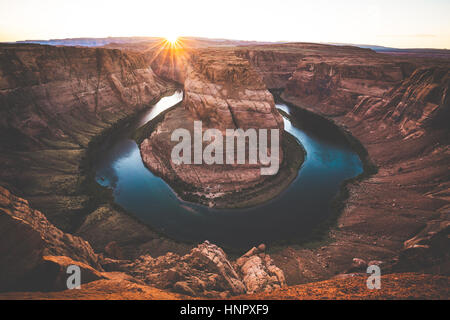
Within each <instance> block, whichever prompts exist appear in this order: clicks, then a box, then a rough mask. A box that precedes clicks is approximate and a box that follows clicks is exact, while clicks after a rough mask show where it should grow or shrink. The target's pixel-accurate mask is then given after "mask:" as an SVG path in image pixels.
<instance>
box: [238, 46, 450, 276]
mask: <svg viewBox="0 0 450 320" xmlns="http://www.w3.org/2000/svg"><path fill="white" fill-rule="evenodd" d="M294 47H297V49H296V50H297V53H298V55H299V60H298V61H297V65H296V68H295V71H294V72H293V73H292V75H291V76H290V77H289V79H288V80H287V81H286V82H285V88H284V90H283V93H282V97H283V98H284V99H285V100H287V101H289V102H291V103H292V104H294V105H296V106H299V107H300V108H302V109H304V110H307V111H310V112H313V113H317V114H320V115H323V116H325V117H327V118H329V119H330V120H331V121H333V122H335V123H336V124H337V125H339V126H341V127H342V128H344V130H345V131H347V132H349V133H351V134H352V135H353V136H354V137H356V138H357V139H358V140H359V141H361V142H362V144H363V146H364V148H366V150H367V151H368V156H369V158H366V159H365V161H366V170H367V169H370V170H369V171H366V174H365V175H364V177H365V179H364V180H362V179H356V180H354V181H351V182H349V183H347V184H346V186H345V189H344V192H345V194H348V199H346V200H345V202H344V204H343V207H342V215H341V216H340V217H339V218H338V219H337V223H336V227H335V228H332V230H331V231H330V233H329V234H328V237H329V238H330V239H331V240H332V243H331V244H330V245H324V246H321V247H320V248H318V249H314V250H308V249H294V248H285V249H283V250H281V251H280V252H278V253H276V254H275V255H273V258H274V260H275V262H276V263H278V264H277V265H278V266H279V267H280V268H281V269H283V271H284V272H285V274H286V278H287V282H288V283H291V284H293V283H302V282H309V281H312V280H317V279H325V278H328V277H331V276H333V275H335V274H336V273H342V272H355V271H356V272H364V267H361V266H359V267H358V266H356V267H355V263H354V261H359V260H360V259H361V261H366V262H364V265H366V266H367V261H371V260H374V261H377V263H381V268H382V272H383V271H384V272H392V271H400V270H401V271H402V272H404V271H421V272H423V271H425V272H432V273H443V274H449V273H450V267H449V261H450V259H449V255H448V250H447V249H443V248H449V247H450V243H449V240H448V232H449V231H448V224H449V216H448V208H449V198H448V194H449V190H450V189H449V188H450V185H449V181H450V176H449V170H448V169H449V168H448V163H449V161H450V153H449V139H448V138H449V133H448V123H449V120H450V118H449V113H448V110H449V100H448V92H449V80H448V77H449V67H450V63H449V62H448V60H439V59H435V60H433V59H413V58H411V59H404V58H398V57H393V56H390V55H384V54H376V53H374V52H372V51H370V50H365V49H358V48H349V47H335V46H323V45H309V44H298V45H294V44H293V45H290V46H288V48H283V47H282V46H280V47H279V48H273V50H274V53H273V55H277V54H279V55H280V56H283V53H285V52H286V51H288V50H295V49H294ZM240 50H241V49H240ZM250 50H255V51H261V50H263V49H262V48H258V49H250ZM266 50H269V49H266ZM250 61H252V63H253V64H255V63H257V59H255V58H253V59H251V60H250ZM264 70H270V71H271V72H267V71H264ZM264 70H263V72H265V75H266V77H267V78H268V80H266V81H267V82H268V83H270V82H271V81H273V82H276V81H278V79H279V76H278V74H279V73H277V72H274V70H276V65H274V66H272V67H270V66H267V65H266V66H265V67H264ZM288 70H290V69H289V68H285V71H286V72H288ZM271 77H272V79H271ZM361 155H362V156H363V158H364V157H366V155H367V154H366V153H365V152H363V151H361ZM371 163H372V164H373V165H375V166H376V167H377V170H376V172H375V171H374V170H373V166H372V165H371ZM371 168H372V169H371ZM354 258H356V259H354Z"/></svg>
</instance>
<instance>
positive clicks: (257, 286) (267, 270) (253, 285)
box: [235, 244, 286, 294]
mask: <svg viewBox="0 0 450 320" xmlns="http://www.w3.org/2000/svg"><path fill="white" fill-rule="evenodd" d="M265 249H266V246H265V245H264V244H261V245H259V246H258V247H257V248H256V247H253V248H252V249H250V250H249V251H248V252H247V253H246V254H244V255H243V256H242V257H240V258H239V259H237V260H236V262H235V266H236V268H237V270H239V271H238V272H239V273H240V274H241V275H242V282H243V283H244V284H245V287H246V288H247V293H249V294H252V293H256V292H261V291H266V292H267V291H272V290H274V289H277V288H281V287H284V286H286V280H285V278H284V273H283V271H282V270H281V269H280V268H278V267H277V266H275V265H274V264H273V260H272V259H271V258H270V256H269V255H268V254H266V253H265V252H264V251H265Z"/></svg>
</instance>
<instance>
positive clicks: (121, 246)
mask: <svg viewBox="0 0 450 320" xmlns="http://www.w3.org/2000/svg"><path fill="white" fill-rule="evenodd" d="M114 47H115V48H117V49H113V50H111V49H106V48H96V49H89V48H74V47H71V48H68V47H51V46H40V45H25V44H24V45H18V44H16V45H1V46H0V115H1V116H0V119H1V120H0V131H1V133H2V134H1V144H0V148H1V149H0V150H1V156H0V157H1V161H2V167H1V171H0V185H1V186H2V187H1V188H0V229H1V235H0V238H1V239H0V240H1V241H0V269H1V270H0V276H1V277H0V288H1V291H9V293H2V294H1V295H0V297H1V298H9V299H17V298H31V299H33V298H35V299H46V298H68V299H70V298H78V299H90V298H91V299H92V298H97V299H98V298H105V299H106V298H112V299H127V298H129V299H137V298H143V299H149V298H155V299H178V298H186V297H213V298H218V297H219V298H220V297H222V298H225V297H235V296H236V297H237V298H256V299H263V298H270V299H277V298H280V299H302V298H330V299H335V298H352V299H360V298H374V299H377V298H380V299H386V298H411V297H412V298H444V299H448V297H449V295H448V281H449V280H448V279H449V276H450V274H449V273H450V265H449V250H448V249H449V248H450V243H449V214H450V211H449V210H450V204H449V201H450V198H449V194H450V182H449V181H450V173H449V172H450V171H449V166H448V164H449V163H450V161H449V160H450V150H449V137H450V135H449V131H448V123H449V120H450V119H449V105H450V104H449V87H450V80H449V72H450V71H449V70H450V62H449V60H448V59H445V58H444V59H437V58H428V57H419V56H414V55H412V56H398V55H390V54H379V53H375V52H374V51H372V50H369V49H360V48H355V47H349V46H329V45H319V44H305V43H298V44H272V45H246V46H244V45H241V46H239V47H233V46H229V47H223V48H202V49H198V48H190V49H189V50H188V51H187V52H186V58H185V59H186V60H183V62H185V63H183V64H180V65H177V66H176V68H177V69H176V70H174V69H170V68H167V66H163V67H162V68H157V66H158V64H159V63H163V62H161V61H159V60H158V59H155V58H154V53H153V52H151V51H147V50H146V47H144V49H143V50H141V49H140V47H136V48H129V47H127V48H125V49H126V50H121V46H120V45H115V46H114ZM224 60H226V61H228V62H229V63H226V62H224ZM158 61H159V62H158ZM231 70H232V71H231ZM234 82H236V83H238V84H239V86H237V87H236V88H235V87H232V88H230V87H229V86H230V83H234ZM179 86H184V89H185V96H186V99H185V100H184V101H183V103H182V104H180V105H179V106H177V107H175V108H174V109H172V110H170V111H169V112H167V113H165V114H164V115H162V118H161V119H158V120H159V121H158V122H157V123H153V125H154V126H153V127H149V128H147V131H145V132H144V133H145V135H144V136H142V137H141V138H143V139H142V141H141V142H142V145H141V152H142V155H143V158H144V161H145V162H146V164H147V166H148V167H149V168H151V169H152V170H154V171H155V172H158V173H159V174H160V175H162V176H165V178H166V179H168V180H169V183H170V182H171V181H170V179H171V177H176V179H178V180H183V179H185V181H188V182H191V180H189V179H192V174H193V173H194V172H196V171H195V170H193V169H189V170H184V171H186V172H177V171H176V170H174V169H173V168H171V167H170V166H169V165H167V164H166V163H165V162H164V159H167V154H165V152H167V151H166V148H162V149H160V150H158V148H159V147H162V146H164V147H167V146H165V145H164V144H161V143H163V142H162V141H163V140H164V142H165V143H167V141H168V140H167V139H165V138H163V137H164V135H166V136H167V134H168V132H170V130H171V129H173V128H174V127H176V126H178V125H182V124H183V123H184V122H186V121H183V119H204V120H206V121H210V122H211V123H210V124H208V125H211V126H212V125H218V126H222V125H223V126H224V127H226V126H229V125H235V126H245V125H247V124H248V125H252V126H269V127H272V128H275V127H276V128H282V123H281V121H280V120H281V118H280V116H279V114H278V113H277V112H276V110H274V105H273V97H272V95H271V94H270V92H269V91H268V90H272V92H276V93H277V94H280V95H281V97H282V98H283V99H284V100H285V101H288V102H290V103H291V104H293V105H295V106H297V107H298V108H299V109H301V110H304V111H305V110H306V112H312V113H315V114H319V115H320V116H322V117H325V118H327V119H329V120H330V121H333V122H334V123H335V124H337V125H338V126H340V127H341V128H342V129H343V130H345V131H347V132H348V133H349V134H351V135H352V136H353V137H355V138H356V139H358V140H359V141H360V142H361V144H362V146H363V147H364V149H365V150H360V151H361V156H362V158H363V160H364V164H365V169H366V170H365V173H364V174H363V175H362V176H361V177H359V178H358V179H353V180H352V181H349V182H347V183H346V184H345V186H343V188H342V194H341V197H340V202H339V203H340V206H339V208H338V209H339V213H340V215H339V217H338V218H337V221H336V224H335V225H334V226H333V227H332V228H331V229H330V230H329V231H328V232H327V236H326V238H325V239H323V241H321V242H320V243H318V244H315V245H314V246H311V247H302V246H282V247H273V248H268V249H266V248H265V246H260V247H257V248H253V249H251V250H250V251H248V252H247V253H246V254H244V255H241V256H240V257H237V258H236V257H234V258H231V257H229V256H228V255H227V254H226V253H225V252H224V251H223V250H222V249H220V248H219V247H217V246H215V245H214V244H212V243H209V242H204V243H201V244H191V245H189V244H184V243H179V242H175V241H173V240H171V239H168V238H167V237H164V236H163V235H161V234H158V233H157V232H155V231H154V230H152V229H151V228H149V227H148V226H146V225H144V224H142V223H141V222H140V221H138V220H136V219H135V218H134V217H132V216H131V215H129V214H127V213H125V212H123V210H122V209H120V208H119V207H117V206H115V205H114V203H113V201H112V200H111V195H110V193H109V192H108V190H105V189H103V188H101V187H99V186H98V185H97V184H96V183H95V180H94V179H93V172H92V170H91V169H90V161H91V159H92V157H94V156H95V152H94V151H95V149H96V144H98V143H101V141H102V138H104V137H105V136H107V135H109V134H112V132H113V131H114V128H116V127H118V126H119V125H120V124H121V123H124V122H126V121H128V120H129V119H131V118H132V117H133V116H134V115H136V114H137V113H138V112H139V111H140V110H143V109H144V108H145V107H146V106H148V105H150V104H151V103H152V102H154V101H156V100H157V99H159V98H160V97H161V96H163V95H165V94H166V93H169V92H171V91H173V90H174V89H175V88H176V87H179ZM255 115H257V116H255ZM224 127H221V128H224ZM287 140H288V139H287V138H286V137H283V141H284V142H285V141H287ZM283 151H285V150H283ZM286 158H287V154H286V152H283V159H280V161H284V160H285V159H286ZM160 160H161V161H160ZM201 170H203V169H201ZM241 170H242V172H240V173H238V171H236V170H234V168H231V169H230V172H227V173H228V174H230V176H229V177H224V172H212V171H211V172H210V171H208V170H207V171H203V172H202V171H199V173H201V174H202V175H204V176H205V177H203V179H204V180H200V182H201V184H202V189H201V190H202V192H203V196H204V195H205V194H207V193H206V188H205V185H207V184H208V179H209V176H208V175H211V176H212V177H214V179H216V181H215V183H214V184H213V183H212V181H209V183H211V186H209V187H211V188H214V186H216V185H219V186H220V190H222V191H223V190H227V188H229V189H228V190H231V186H232V185H237V184H239V183H240V184H241V187H240V188H242V189H245V188H248V187H252V186H255V185H257V184H258V183H259V182H262V181H261V177H258V176H256V175H252V172H253V171H252V170H254V168H251V167H245V168H243V169H241ZM280 170H281V169H280ZM258 171H259V170H258ZM213 173H214V174H213ZM221 179H222V180H221ZM287 180H288V179H287ZM228 181H233V183H232V184H229V185H227V182H228ZM218 182H219V183H218ZM266 182H267V183H266ZM266 182H265V183H264V184H268V185H270V181H266ZM196 183H197V184H198V185H200V184H199V183H198V182H196ZM193 185H194V186H195V183H194V184H193ZM189 191H190V190H189ZM196 191H198V190H196ZM213 191H214V192H215V193H217V192H218V191H219V190H213ZM214 192H212V193H214ZM195 200H199V199H195ZM210 200H211V199H207V200H205V203H207V201H210ZM216 205H217V204H216ZM205 240H207V239H205ZM371 261H376V262H377V264H379V265H380V266H381V268H382V274H383V277H384V278H383V279H385V280H383V281H385V287H384V288H383V290H381V291H379V292H376V293H370V294H369V293H368V292H367V290H365V289H364V288H363V287H361V285H362V284H363V285H364V281H363V280H364V278H363V277H362V276H361V275H360V273H364V272H365V270H364V267H365V266H367V265H368V264H370V262H371ZM68 264H77V265H79V266H80V267H81V268H82V270H84V271H83V272H85V273H86V274H88V275H89V276H87V277H86V278H85V279H86V281H87V282H88V283H87V284H84V285H83V289H82V290H81V291H79V292H73V291H61V290H62V289H63V286H64V283H63V284H61V282H64V281H65V278H64V277H63V276H62V274H63V273H64V271H65V267H66V266H67V265H68ZM358 274H359V275H358ZM29 279H39V281H35V282H30V281H29ZM318 281H320V282H318ZM25 291H28V292H25ZM33 291H41V292H40V293H37V292H33ZM43 291H51V292H43ZM248 293H251V294H252V295H247V294H248Z"/></svg>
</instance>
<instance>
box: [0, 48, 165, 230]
mask: <svg viewBox="0 0 450 320" xmlns="http://www.w3.org/2000/svg"><path fill="white" fill-rule="evenodd" d="M171 87H173V86H172V85H170V84H168V83H167V82H166V81H163V80H161V79H160V78H159V77H157V76H156V75H155V74H154V73H153V71H152V69H151V68H150V61H149V59H148V57H147V56H145V55H141V54H133V53H123V52H121V51H120V50H106V49H89V48H73V47H51V46H39V45H2V46H0V105H1V106H2V108H1V109H0V132H1V135H0V136H1V138H0V139H1V144H0V148H1V155H0V158H1V161H2V167H1V170H0V181H2V183H3V184H4V185H5V186H8V187H9V188H11V189H13V190H15V191H17V192H20V194H21V195H23V196H25V197H26V198H27V199H28V200H29V201H30V202H31V203H32V204H33V205H34V206H36V207H37V208H39V209H40V210H43V211H44V212H45V213H46V215H47V216H48V217H49V218H50V219H51V220H52V222H54V223H56V224H58V225H59V226H61V227H64V228H69V227H70V224H71V222H70V221H69V220H70V219H71V218H74V217H76V215H77V213H78V212H81V211H85V210H86V208H88V207H91V206H92V205H93V203H92V202H93V199H92V197H91V195H92V193H91V195H89V194H88V192H86V191H87V190H86V188H91V191H93V193H96V192H97V193H99V194H101V193H102V191H101V190H100V189H99V188H97V186H95V185H90V183H89V182H87V177H86V175H87V174H88V173H87V172H85V171H83V166H82V164H83V162H84V161H86V158H87V157H86V149H87V146H88V145H89V143H91V141H92V139H93V138H94V137H96V136H98V135H100V134H102V133H103V132H105V130H107V129H108V128H111V127H112V126H114V125H115V124H116V123H117V122H118V121H120V120H123V119H125V118H127V117H129V116H131V115H134V114H136V112H137V111H138V110H141V109H143V108H144V107H145V106H148V105H149V104H150V103H152V102H153V101H155V100H157V99H158V98H159V97H160V96H161V95H162V94H164V93H165V92H166V91H167V90H170V89H171Z"/></svg>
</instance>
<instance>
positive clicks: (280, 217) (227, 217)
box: [94, 91, 363, 251]
mask: <svg viewBox="0 0 450 320" xmlns="http://www.w3.org/2000/svg"><path fill="white" fill-rule="evenodd" d="M182 97H183V93H182V92H181V91H180V92H177V93H175V94H173V95H172V96H170V97H165V98H162V99H161V100H160V101H159V102H158V103H157V104H156V105H154V106H153V107H151V108H150V109H149V110H148V112H147V113H145V114H143V115H142V116H141V117H140V119H138V120H137V121H136V122H135V123H134V124H131V125H129V126H128V127H127V128H126V129H124V130H122V132H121V133H120V134H118V135H117V136H115V137H114V138H113V139H110V141H107V142H105V144H104V145H103V146H102V150H101V152H99V153H98V154H99V156H98V157H97V159H96V162H95V168H94V169H95V172H96V180H97V182H98V183H99V184H101V185H103V186H106V187H109V188H111V189H112V190H113V194H114V199H115V201H116V203H117V204H119V205H120V206H121V207H123V208H124V209H125V210H127V211H128V212H130V213H132V214H134V215H135V216H136V217H137V218H138V219H139V220H141V221H142V222H144V223H146V224H148V225H150V226H151V227H152V228H154V229H156V230H159V231H160V232H162V233H164V234H166V235H167V236H169V237H171V238H174V239H177V240H180V241H189V242H201V241H203V240H209V241H211V242H213V243H215V244H217V245H220V246H223V247H226V248H230V249H236V250H239V251H242V250H246V249H248V248H249V247H251V246H253V245H258V244H260V243H266V244H274V243H282V242H295V241H298V240H299V239H302V240H304V239H306V238H308V237H310V236H311V233H312V232H313V229H314V228H316V227H317V226H318V225H319V224H320V223H322V222H324V221H325V220H326V219H327V218H329V217H330V215H331V214H332V212H333V209H332V207H331V203H332V200H333V198H334V197H335V196H336V195H337V194H338V192H339V188H340V186H341V184H342V183H343V182H344V180H346V179H349V178H352V177H355V176H357V175H359V174H360V173H362V171H363V168H362V163H361V160H360V158H359V156H358V155H357V154H356V153H355V152H354V151H353V150H352V148H351V147H350V145H349V143H348V141H347V139H346V138H345V136H344V135H343V133H342V132H340V131H339V130H338V129H337V128H335V127H334V126H333V125H332V124H330V123H329V122H328V121H326V120H324V119H321V118H317V117H313V116H311V115H308V114H305V113H304V112H302V111H301V110H298V109H296V108H293V107H290V106H288V105H286V104H284V103H277V104H276V107H277V108H278V109H280V110H283V111H284V112H285V113H287V114H289V115H290V117H292V119H295V120H296V121H292V122H291V121H290V120H289V119H287V118H286V117H284V125H285V130H286V131H288V132H289V133H290V134H292V135H293V136H295V137H296V138H297V139H298V141H299V142H300V143H301V144H302V145H303V147H304V148H305V150H306V159H305V162H304V163H303V165H302V167H301V168H300V170H299V173H298V176H297V178H296V179H295V180H294V181H293V182H292V183H291V185H290V186H289V187H288V188H287V189H286V190H285V191H283V193H282V194H280V195H279V196H278V197H276V198H275V199H273V200H271V201H269V202H267V203H265V204H262V205H259V206H256V207H252V208H246V209H211V208H207V207H205V206H201V205H197V204H193V203H188V202H184V201H182V200H180V199H179V198H178V197H177V196H176V194H175V193H174V191H173V190H172V189H171V188H170V187H169V186H168V185H167V184H166V183H165V182H164V181H163V180H162V179H161V178H159V177H157V176H155V175H154V174H152V172H150V171H149V170H148V169H147V168H146V167H145V166H144V164H143V162H142V159H141V155H140V151H139V148H138V145H137V144H136V143H135V141H134V140H132V139H131V138H130V135H131V133H132V132H133V131H134V130H135V129H136V128H138V127H140V126H142V125H144V124H145V123H146V122H148V121H150V120H151V119H153V118H154V117H155V116H157V115H158V114H159V113H160V112H162V111H164V110H166V109H168V108H170V107H172V106H174V105H175V104H177V103H178V102H179V101H181V100H182Z"/></svg>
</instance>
